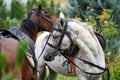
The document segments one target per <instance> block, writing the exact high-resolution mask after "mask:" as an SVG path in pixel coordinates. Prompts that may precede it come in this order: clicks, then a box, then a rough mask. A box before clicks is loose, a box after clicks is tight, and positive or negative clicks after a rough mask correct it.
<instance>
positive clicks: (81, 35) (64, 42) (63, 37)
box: [44, 19, 104, 61]
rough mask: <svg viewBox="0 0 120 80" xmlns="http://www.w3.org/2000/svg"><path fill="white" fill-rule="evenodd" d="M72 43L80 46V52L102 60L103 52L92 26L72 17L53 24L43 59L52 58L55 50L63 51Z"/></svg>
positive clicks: (49, 59) (48, 59)
mask: <svg viewBox="0 0 120 80" xmlns="http://www.w3.org/2000/svg"><path fill="white" fill-rule="evenodd" d="M72 44H75V45H77V46H78V47H79V48H80V51H81V52H82V53H81V54H83V55H85V54H87V55H89V56H92V57H94V58H96V57H97V58H101V59H103V61H104V56H103V54H104V52H103V50H102V47H101V45H100V43H99V41H98V39H97V37H96V35H95V33H94V32H93V29H92V27H91V26H89V25H87V24H86V23H81V22H78V21H76V20H73V19H72V20H68V21H65V20H64V22H63V21H61V20H60V21H59V22H58V23H56V24H55V26H54V30H53V32H52V34H51V35H50V38H49V40H48V45H47V46H46V49H45V51H44V52H45V55H44V58H45V60H47V61H51V60H53V59H54V56H55V55H57V53H56V52H57V51H61V52H64V50H65V49H67V48H70V47H71V46H72ZM98 55H102V56H98ZM90 59H92V58H90Z"/></svg>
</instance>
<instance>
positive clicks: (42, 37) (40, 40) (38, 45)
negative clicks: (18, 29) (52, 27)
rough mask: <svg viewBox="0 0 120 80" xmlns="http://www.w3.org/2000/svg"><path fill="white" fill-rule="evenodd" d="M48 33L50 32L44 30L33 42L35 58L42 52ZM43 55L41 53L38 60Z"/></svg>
mask: <svg viewBox="0 0 120 80" xmlns="http://www.w3.org/2000/svg"><path fill="white" fill-rule="evenodd" d="M49 34H50V33H49V32H44V33H42V34H41V35H40V36H39V37H38V38H37V40H36V43H35V54H36V58H37V59H38V57H39V56H40V55H41V54H42V51H43V48H44V46H45V44H46V41H47V39H48V36H49ZM43 55H44V54H42V55H41V56H40V59H39V60H41V59H43Z"/></svg>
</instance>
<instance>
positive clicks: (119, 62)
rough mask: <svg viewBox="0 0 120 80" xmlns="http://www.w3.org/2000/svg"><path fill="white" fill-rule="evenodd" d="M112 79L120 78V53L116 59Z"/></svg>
mask: <svg viewBox="0 0 120 80" xmlns="http://www.w3.org/2000/svg"><path fill="white" fill-rule="evenodd" d="M114 60H115V61H114V64H113V71H112V77H111V78H112V80H120V54H118V55H117V56H116V57H115V59H114Z"/></svg>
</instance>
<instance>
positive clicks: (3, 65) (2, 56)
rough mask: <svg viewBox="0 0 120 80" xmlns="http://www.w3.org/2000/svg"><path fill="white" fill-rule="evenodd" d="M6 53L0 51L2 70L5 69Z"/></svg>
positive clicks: (0, 66)
mask: <svg viewBox="0 0 120 80" xmlns="http://www.w3.org/2000/svg"><path fill="white" fill-rule="evenodd" d="M6 62H7V61H6V55H5V54H4V53H2V52H1V53H0V68H1V69H2V71H5V68H6Z"/></svg>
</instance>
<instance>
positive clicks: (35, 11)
mask: <svg viewBox="0 0 120 80" xmlns="http://www.w3.org/2000/svg"><path fill="white" fill-rule="evenodd" d="M31 13H35V14H36V15H37V16H38V17H39V18H40V21H41V18H42V19H45V21H47V22H49V23H50V24H51V26H52V25H53V23H52V21H50V20H49V19H47V18H45V17H44V16H43V14H44V12H42V13H41V14H40V15H38V14H37V10H36V9H33V10H32V12H31ZM30 20H31V19H30ZM31 21H32V22H33V23H35V24H36V25H37V26H38V27H39V30H40V29H42V30H45V31H49V30H48V29H46V28H44V27H42V25H41V22H36V21H35V20H31Z"/></svg>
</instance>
